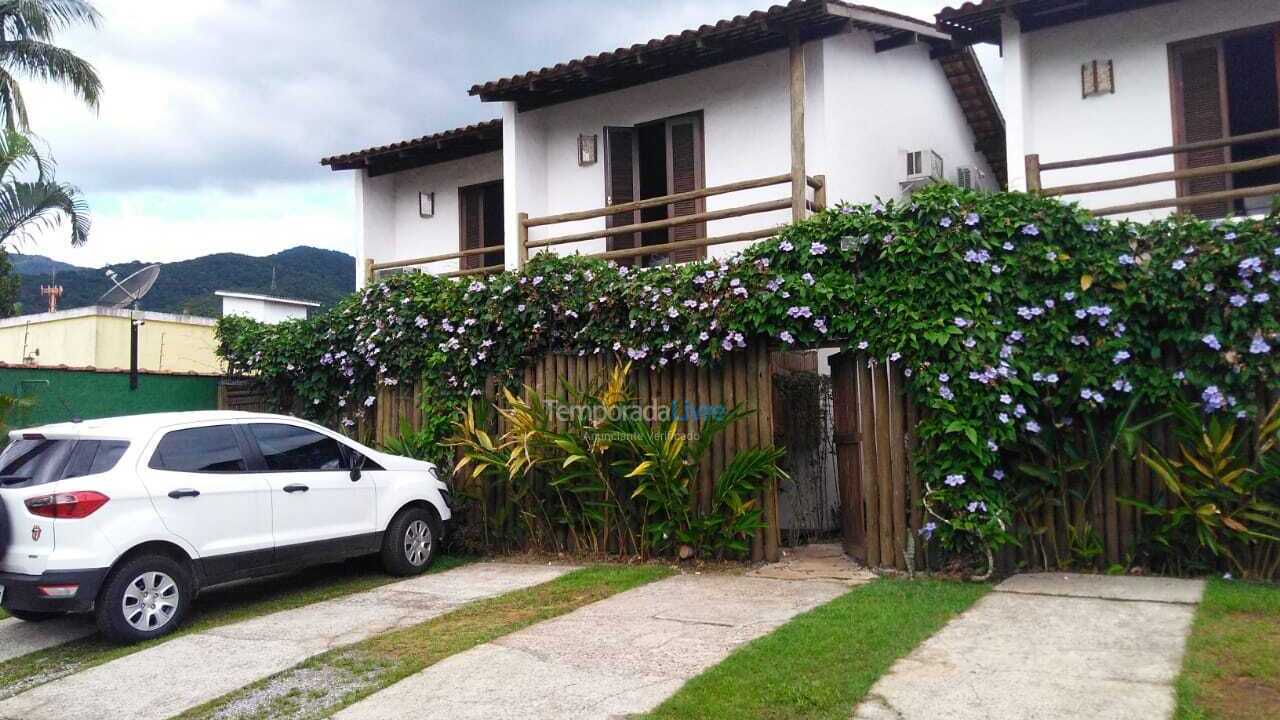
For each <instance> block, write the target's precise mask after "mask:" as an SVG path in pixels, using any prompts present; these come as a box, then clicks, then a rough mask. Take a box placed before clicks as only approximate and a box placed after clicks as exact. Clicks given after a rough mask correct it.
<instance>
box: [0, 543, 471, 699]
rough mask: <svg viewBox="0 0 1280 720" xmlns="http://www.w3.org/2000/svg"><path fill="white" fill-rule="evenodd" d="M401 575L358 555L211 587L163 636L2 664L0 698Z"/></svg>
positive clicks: (442, 560) (451, 561) (72, 646)
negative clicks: (180, 622)
mask: <svg viewBox="0 0 1280 720" xmlns="http://www.w3.org/2000/svg"><path fill="white" fill-rule="evenodd" d="M466 562H467V560H465V559H462V558H457V557H449V556H440V557H438V558H436V561H435V564H433V565H432V566H431V570H430V572H441V571H444V570H449V569H451V568H455V567H458V566H460V565H463V564H465V563H466ZM400 579H402V578H395V577H391V576H390V575H387V574H386V573H384V572H383V571H382V569H381V566H380V565H379V564H378V562H377V559H376V558H361V559H360V560H353V561H350V562H346V563H342V564H337V565H325V566H321V567H317V568H311V569H309V570H306V571H303V572H299V573H295V574H291V575H283V576H279V577H275V578H270V579H268V580H263V581H257V582H251V583H238V584H236V585H231V586H227V587H223V588H217V589H214V590H210V591H208V592H206V593H202V594H201V595H200V598H199V599H198V600H196V603H195V605H194V606H192V608H191V614H190V615H188V616H187V622H186V624H184V625H183V626H182V628H181V629H179V630H178V631H177V632H175V633H173V634H171V635H168V636H166V637H163V638H159V639H156V640H152V641H150V642H144V643H138V644H137V645H113V644H111V643H109V642H107V641H105V640H103V639H102V638H101V637H99V636H97V635H92V636H90V637H87V638H84V639H82V640H75V641H72V642H69V643H66V644H65V645H58V646H55V647H51V648H48V649H46V650H41V651H39V652H34V653H30V654H28V655H23V656H21V657H16V658H13V659H11V660H8V661H6V662H3V663H0V699H3V698H7V697H12V696H13V695H16V694H17V693H20V692H23V691H26V690H29V689H31V688H33V687H36V686H37V685H43V684H44V683H46V682H50V681H53V680H57V679H58V678H61V677H66V676H67V675H70V674H72V673H76V672H80V671H81V670H85V669H87V668H91V667H93V666H95V665H101V664H102V663H105V662H109V661H111V660H114V659H116V658H118V657H123V656H125V655H129V654H130V653H135V652H137V651H139V650H142V649H144V648H148V647H151V646H152V645H156V644H158V643H162V642H167V641H168V640H171V639H173V638H175V637H181V636H183V635H189V634H191V633H195V632H200V631H201V630H208V629H209V628H213V627H217V626H219V625H227V624H229V623H234V622H239V621H241V620H247V619H249V618H253V617H257V616H259V615H265V614H267V613H273V612H278V611H280V610H290V609H292V608H297V607H302V606H303V605H310V604H311V603H316V602H320V601H322V600H329V599H332V598H336V597H341V596H344V595H350V594H351V593H356V592H361V591H364V590H370V589H373V588H375V587H378V586H379V585H385V584H387V583H390V582H395V581H396V580H400Z"/></svg>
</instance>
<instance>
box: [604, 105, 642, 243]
mask: <svg viewBox="0 0 1280 720" xmlns="http://www.w3.org/2000/svg"><path fill="white" fill-rule="evenodd" d="M636 142H637V138H636V129H635V128H633V127H607V128H605V129H604V173H605V200H604V203H605V205H606V206H609V205H622V204H623V203H629V202H635V201H636V200H637V199H638V198H639V197H640V178H639V175H638V172H639V170H638V165H639V163H638V162H637V159H636V155H637V154H638V151H637V149H636ZM637 222H639V214H638V213H637V212H635V211H632V212H625V213H618V214H616V215H609V216H608V217H607V218H606V219H605V226H606V227H621V226H624V225H634V224H635V223H637ZM637 244H638V243H637V240H636V235H635V233H630V234H627V235H615V236H613V237H611V238H609V242H608V249H610V250H624V249H628V248H633V247H636V245H637ZM629 262H630V260H626V261H623V264H626V263H629Z"/></svg>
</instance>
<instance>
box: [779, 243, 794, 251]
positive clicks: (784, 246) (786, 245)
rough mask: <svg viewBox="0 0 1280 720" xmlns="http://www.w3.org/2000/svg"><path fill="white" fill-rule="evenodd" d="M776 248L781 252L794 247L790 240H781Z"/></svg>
mask: <svg viewBox="0 0 1280 720" xmlns="http://www.w3.org/2000/svg"><path fill="white" fill-rule="evenodd" d="M778 249H779V250H781V251H782V252H791V251H792V250H794V249H795V245H792V244H791V241H790V240H783V241H782V242H780V243H778Z"/></svg>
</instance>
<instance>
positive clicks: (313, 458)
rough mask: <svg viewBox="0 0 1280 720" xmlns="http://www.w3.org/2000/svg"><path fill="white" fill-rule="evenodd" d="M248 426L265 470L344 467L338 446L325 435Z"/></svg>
mask: <svg viewBox="0 0 1280 720" xmlns="http://www.w3.org/2000/svg"><path fill="white" fill-rule="evenodd" d="M248 427H249V434H250V435H252V436H253V439H254V440H256V441H257V442H258V449H260V450H261V451H262V457H263V459H264V460H266V462H267V469H268V470H276V471H295V472H296V471H306V470H343V469H346V468H347V467H348V464H347V461H346V454H345V453H344V452H343V451H342V446H341V445H340V444H339V443H338V441H337V440H334V439H333V438H331V437H329V436H328V435H322V434H320V433H318V432H314V431H312V430H308V429H306V428H301V427H298V426H296V425H283V424H278V423H253V424H250V425H249V426H248Z"/></svg>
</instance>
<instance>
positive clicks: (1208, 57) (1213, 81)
mask: <svg viewBox="0 0 1280 720" xmlns="http://www.w3.org/2000/svg"><path fill="white" fill-rule="evenodd" d="M1224 72H1225V64H1224V62H1223V57H1222V43H1221V41H1220V40H1214V41H1211V42H1208V43H1198V44H1196V45H1194V46H1189V47H1184V48H1179V49H1177V50H1175V53H1174V86H1175V88H1176V94H1175V101H1176V102H1177V114H1176V116H1175V121H1176V122H1175V126H1176V127H1177V129H1178V132H1177V142H1178V144H1183V143H1194V142H1201V141H1204V140H1218V139H1220V138H1223V137H1226V135H1227V128H1228V127H1229V125H1228V123H1227V101H1226V83H1225V82H1224V79H1223V73H1224ZM1228 158H1230V150H1229V149H1228V148H1212V149H1209V150H1199V151H1196V152H1191V153H1183V154H1181V155H1180V156H1179V162H1178V167H1180V168H1197V167H1208V166H1211V165H1221V164H1223V163H1226V162H1228ZM1230 186H1231V181H1230V177H1228V176H1226V175H1211V176H1208V177H1202V178H1194V179H1191V180H1184V181H1182V182H1181V183H1179V187H1178V196H1179V197H1184V196H1188V195H1200V194H1202V193H1210V192H1218V191H1222V190H1227V189H1229V188H1230ZM1229 207H1230V205H1229V203H1227V202H1224V201H1218V202H1206V203H1199V204H1196V205H1192V206H1190V207H1189V208H1188V209H1189V210H1190V211H1191V212H1192V213H1194V214H1196V215H1197V216H1199V217H1202V218H1215V217H1223V216H1225V215H1226V214H1227V211H1228V209H1229Z"/></svg>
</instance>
